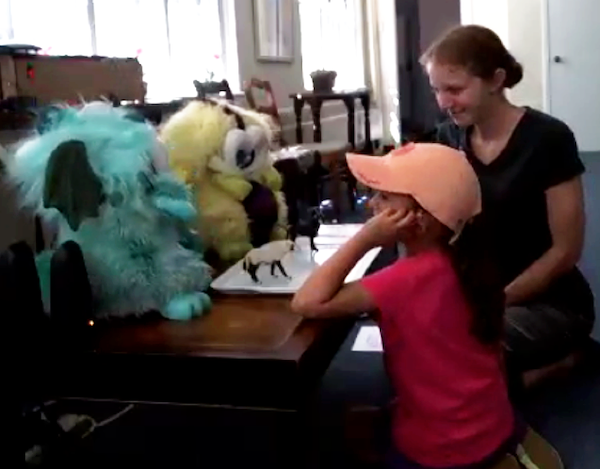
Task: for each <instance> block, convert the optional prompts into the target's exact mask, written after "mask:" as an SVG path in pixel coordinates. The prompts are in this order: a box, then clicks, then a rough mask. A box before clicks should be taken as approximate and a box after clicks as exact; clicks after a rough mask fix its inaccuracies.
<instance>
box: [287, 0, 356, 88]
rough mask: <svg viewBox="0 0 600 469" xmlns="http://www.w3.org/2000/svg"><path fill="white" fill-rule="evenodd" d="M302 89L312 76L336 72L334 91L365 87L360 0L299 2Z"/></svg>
mask: <svg viewBox="0 0 600 469" xmlns="http://www.w3.org/2000/svg"><path fill="white" fill-rule="evenodd" d="M299 3H300V25H301V26H300V33H301V36H302V73H303V77H304V86H305V87H306V88H307V89H312V80H311V78H310V74H311V72H313V71H315V70H320V69H327V70H335V71H336V72H337V78H336V81H335V87H336V88H337V89H353V88H360V87H362V86H364V85H365V72H364V60H363V46H362V19H361V18H362V16H361V11H360V3H361V2H360V1H359V0H320V1H315V0H299Z"/></svg>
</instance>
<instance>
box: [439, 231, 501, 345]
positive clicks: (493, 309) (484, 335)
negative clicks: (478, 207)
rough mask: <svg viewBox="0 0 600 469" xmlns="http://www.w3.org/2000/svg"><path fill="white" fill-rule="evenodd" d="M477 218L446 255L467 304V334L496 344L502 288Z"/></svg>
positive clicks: (499, 330) (499, 327) (499, 324)
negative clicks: (451, 264)
mask: <svg viewBox="0 0 600 469" xmlns="http://www.w3.org/2000/svg"><path fill="white" fill-rule="evenodd" d="M478 222H479V219H475V220H474V221H473V223H472V224H471V225H469V226H467V227H465V229H464V230H463V233H462V234H461V236H460V237H459V238H458V239H457V240H456V242H455V243H454V244H453V245H451V246H450V257H451V259H452V262H453V265H454V269H455V271H456V274H457V275H458V278H459V281H460V283H461V286H462V289H463V293H464V295H465V297H466V299H467V302H468V304H469V305H470V307H471V310H472V314H473V319H472V323H471V333H472V334H473V335H474V336H475V337H476V338H477V339H478V340H479V341H480V342H481V343H483V344H485V345H494V344H498V343H499V342H500V340H501V339H502V334H503V330H504V327H503V325H504V302H505V297H504V287H503V285H502V282H501V280H500V278H499V275H498V273H497V269H496V267H495V263H494V262H493V259H491V258H490V255H489V249H488V248H487V246H489V244H488V243H489V239H488V238H487V236H485V235H484V234H483V233H482V232H481V231H480V230H478V229H476V228H477V227H476V225H477V224H478Z"/></svg>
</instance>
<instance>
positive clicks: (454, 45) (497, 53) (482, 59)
mask: <svg viewBox="0 0 600 469" xmlns="http://www.w3.org/2000/svg"><path fill="white" fill-rule="evenodd" d="M429 62H437V63H440V64H445V65H446V64H447V65H457V66H460V67H464V68H466V69H467V70H468V71H469V73H471V74H472V75H474V76H476V77H479V78H481V79H483V80H491V79H492V78H493V77H494V74H495V73H496V70H498V69H503V70H504V71H505V72H506V78H505V80H504V83H503V87H504V88H513V87H514V86H515V85H516V84H517V83H519V82H520V81H521V80H522V79H523V67H522V66H521V64H520V63H519V62H517V60H516V59H515V58H514V57H513V55H512V54H511V53H510V52H509V51H508V50H507V49H506V47H504V44H502V40H501V39H500V37H498V35H497V34H496V33H495V32H493V31H492V30H491V29H488V28H484V27H483V26H477V25H468V26H459V27H456V28H454V29H452V30H450V31H449V32H448V33H446V34H445V35H444V36H442V37H441V38H440V39H438V40H437V41H436V42H434V43H433V44H432V45H431V46H430V47H429V49H427V51H426V52H425V53H424V54H423V56H422V57H421V64H422V65H423V66H426V65H427V64H428V63H429Z"/></svg>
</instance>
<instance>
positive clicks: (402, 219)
mask: <svg viewBox="0 0 600 469" xmlns="http://www.w3.org/2000/svg"><path fill="white" fill-rule="evenodd" d="M414 220H415V214H414V212H412V211H410V212H406V211H405V212H402V213H400V212H397V211H394V210H390V209H387V210H384V211H383V212H381V213H379V214H377V215H375V216H374V217H373V218H371V219H370V220H369V221H367V223H365V224H364V225H363V227H362V228H361V230H360V231H359V232H358V233H357V234H356V235H354V236H353V237H352V238H351V239H350V240H349V241H348V242H347V243H345V244H344V245H343V246H342V247H341V248H340V249H339V250H338V251H337V252H335V254H334V255H333V256H331V257H330V258H329V259H328V260H327V261H326V262H325V263H324V264H323V265H321V266H320V267H319V268H317V270H315V271H314V272H313V273H312V275H311V276H310V277H309V278H308V279H307V280H306V282H304V285H302V287H301V288H300V290H298V292H297V293H296V295H294V299H293V300H292V309H293V310H294V311H295V312H296V313H298V314H301V315H303V316H306V317H331V316H348V315H355V314H360V313H365V312H371V311H374V310H376V309H377V303H376V302H375V300H374V298H373V295H372V294H371V293H370V292H369V291H368V290H367V289H366V288H365V287H364V286H363V285H362V284H361V283H359V282H354V283H349V284H347V285H344V280H345V278H346V276H347V275H348V273H349V272H350V270H352V268H353V267H354V266H355V265H356V263H357V262H358V261H359V260H360V259H361V258H362V257H363V256H364V255H365V253H366V252H367V251H368V250H369V249H372V248H374V247H376V246H383V245H387V244H390V243H392V242H396V241H397V239H398V232H399V230H401V229H403V228H405V227H406V226H408V225H410V224H411V223H413V222H414ZM387 277H388V278H389V276H387ZM392 278H393V277H392ZM377 280H380V281H382V280H383V279H382V278H381V277H378V279H377ZM384 283H385V284H386V286H387V284H388V283H389V282H384ZM388 290H389V289H388ZM391 290H392V291H393V288H392V289H391Z"/></svg>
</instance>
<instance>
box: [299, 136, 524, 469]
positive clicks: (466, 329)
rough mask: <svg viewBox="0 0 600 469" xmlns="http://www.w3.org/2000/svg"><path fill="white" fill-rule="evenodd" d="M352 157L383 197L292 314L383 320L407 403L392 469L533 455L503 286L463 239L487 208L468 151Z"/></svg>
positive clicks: (478, 464) (434, 149)
mask: <svg viewBox="0 0 600 469" xmlns="http://www.w3.org/2000/svg"><path fill="white" fill-rule="evenodd" d="M347 160H348V165H349V167H350V170H351V171H352V173H353V174H354V176H355V177H356V178H357V179H358V181H360V182H361V183H363V184H365V185H367V186H369V187H371V188H373V189H375V190H376V191H377V192H376V195H375V196H374V197H373V198H372V200H371V202H370V203H371V207H372V209H373V211H374V216H373V218H371V219H370V220H368V221H367V223H365V225H364V226H363V227H362V229H361V230H360V231H359V232H358V233H357V234H356V235H355V236H354V237H353V238H351V239H350V240H349V241H348V242H347V243H346V244H344V245H343V246H342V247H341V248H340V249H339V250H338V251H337V252H336V253H335V254H334V255H333V256H332V257H331V258H329V259H328V260H327V261H326V262H325V263H324V264H323V265H321V266H320V267H319V268H318V269H317V270H316V271H315V272H314V273H313V274H312V275H311V276H310V277H309V278H308V279H307V281H306V282H305V283H304V285H303V286H302V287H301V288H300V290H299V291H298V292H297V293H296V295H295V296H294V298H293V301H292V308H293V310H294V311H296V312H297V313H299V314H302V315H304V316H307V317H332V316H342V315H353V314H360V313H363V312H372V313H373V315H374V317H375V318H376V320H377V321H378V323H379V326H380V329H381V334H382V339H383V345H384V350H385V359H386V365H387V371H388V374H389V377H390V380H391V383H392V386H393V389H394V391H395V394H396V396H397V399H396V403H395V405H394V409H393V411H392V440H393V443H394V450H393V454H392V457H391V466H392V467H395V468H456V467H460V468H484V467H490V466H491V465H493V464H495V463H497V462H498V461H501V460H502V459H503V458H504V457H505V456H506V453H507V452H511V451H512V450H515V451H516V448H517V446H518V447H519V451H520V450H521V449H522V447H521V446H520V445H518V443H519V441H521V439H522V437H523V434H524V431H521V429H520V426H519V425H517V424H516V420H515V418H514V412H513V409H512V407H511V404H510V402H509V398H508V395H507V390H506V383H505V379H504V374H503V365H502V352H501V350H502V348H501V346H500V340H501V334H502V319H503V316H502V315H503V294H502V287H501V286H500V285H499V284H498V286H496V283H495V282H494V281H493V277H492V276H489V275H486V270H485V267H484V263H483V262H482V261H483V259H484V258H483V257H481V256H479V255H478V256H476V257H473V256H471V257H469V256H466V255H463V254H462V252H463V250H462V249H463V248H462V246H468V247H469V249H472V248H473V246H475V244H473V243H471V242H470V240H465V239H461V238H460V237H459V235H460V234H461V231H462V229H463V227H464V225H465V224H466V223H467V222H469V221H470V220H471V219H472V218H474V217H475V216H476V215H478V214H479V213H480V211H481V193H480V188H479V183H478V180H477V177H476V175H475V173H474V172H473V170H472V168H471V166H470V165H469V163H468V162H467V160H466V158H465V157H464V154H463V153H461V152H459V151H457V150H453V149H451V148H448V147H445V146H442V145H437V144H412V145H408V146H405V147H403V148H400V149H398V150H395V151H392V152H391V153H390V154H388V155H386V156H385V157H371V156H363V155H352V154H350V155H348V156H347ZM398 242H401V243H403V244H404V246H405V248H406V252H407V257H406V258H405V259H400V260H398V261H396V262H395V263H394V264H393V265H391V266H389V267H387V268H385V269H382V270H380V271H378V272H376V273H374V274H372V275H369V276H367V277H365V278H363V279H362V280H360V281H358V282H353V283H348V284H344V279H345V277H346V276H347V274H348V273H349V272H350V270H351V269H352V268H353V267H354V265H355V264H356V263H357V262H358V260H360V259H361V258H362V257H363V255H364V254H365V253H366V252H367V251H369V250H370V249H372V248H374V247H377V246H383V245H392V244H394V243H398ZM521 456H523V455H522V454H521ZM523 458H524V459H527V456H526V455H525V456H523ZM528 462H530V461H528ZM514 463H515V465H516V461H514ZM527 465H528V464H527ZM528 466H529V465H528ZM508 467H512V466H508ZM515 467H518V465H516V466H515ZM530 467H534V466H530Z"/></svg>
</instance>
